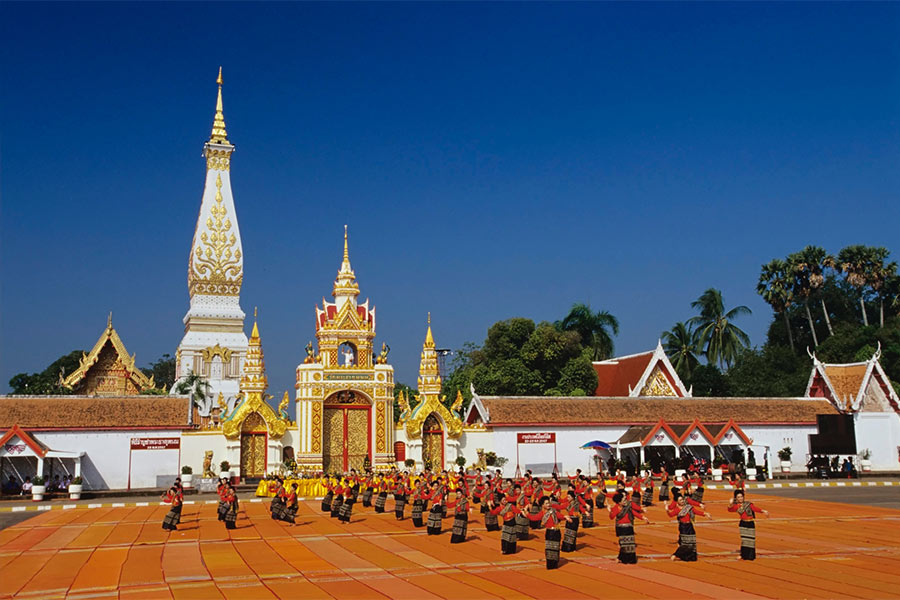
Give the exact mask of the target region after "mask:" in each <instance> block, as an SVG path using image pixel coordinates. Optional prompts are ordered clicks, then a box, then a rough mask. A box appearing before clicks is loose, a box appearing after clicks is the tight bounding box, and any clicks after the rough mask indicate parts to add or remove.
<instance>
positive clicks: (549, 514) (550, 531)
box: [528, 496, 572, 569]
mask: <svg viewBox="0 0 900 600" xmlns="http://www.w3.org/2000/svg"><path fill="white" fill-rule="evenodd" d="M540 508H541V510H540V511H538V512H537V513H534V514H529V515H528V519H529V520H530V521H531V522H532V523H534V522H535V521H537V522H538V523H540V525H541V527H544V528H545V529H546V531H545V533H544V559H545V560H546V561H547V568H548V569H555V568H557V567H558V566H559V549H560V539H561V538H562V534H561V533H560V531H559V525H560V524H561V523H562V522H563V521H566V522H567V523H568V522H569V521H571V520H572V517H570V516H568V515H566V514H564V513H563V512H562V511H560V510H557V509H556V508H554V506H553V498H551V497H550V496H544V497H543V498H541V500H540Z"/></svg>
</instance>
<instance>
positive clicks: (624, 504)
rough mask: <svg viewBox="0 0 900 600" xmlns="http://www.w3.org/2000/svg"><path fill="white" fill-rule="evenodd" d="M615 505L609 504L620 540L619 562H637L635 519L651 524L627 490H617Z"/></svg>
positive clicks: (610, 516)
mask: <svg viewBox="0 0 900 600" xmlns="http://www.w3.org/2000/svg"><path fill="white" fill-rule="evenodd" d="M612 501H613V504H614V505H613V506H611V507H610V506H607V507H606V510H608V511H609V518H610V519H613V520H614V521H615V523H616V538H618V540H619V562H620V563H623V564H626V565H634V564H637V542H636V541H635V537H634V520H635V519H641V520H642V521H646V522H647V524H648V525H650V524H651V523H650V519H648V518H647V517H646V516H644V511H643V510H642V509H641V507H640V506H639V503H634V502H632V501H631V499H630V498H629V497H628V494H626V493H625V492H616V493H615V495H614V496H613V498H612Z"/></svg>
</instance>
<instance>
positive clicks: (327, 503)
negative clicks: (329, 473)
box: [322, 477, 334, 513]
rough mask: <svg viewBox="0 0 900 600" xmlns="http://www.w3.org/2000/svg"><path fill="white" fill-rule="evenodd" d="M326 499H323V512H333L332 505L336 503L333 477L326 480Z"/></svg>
mask: <svg viewBox="0 0 900 600" xmlns="http://www.w3.org/2000/svg"><path fill="white" fill-rule="evenodd" d="M325 489H326V492H325V497H323V498H322V512H327V513H330V512H331V503H332V502H333V501H334V481H333V480H332V479H331V477H326V478H325Z"/></svg>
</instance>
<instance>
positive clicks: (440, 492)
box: [427, 481, 445, 535]
mask: <svg viewBox="0 0 900 600" xmlns="http://www.w3.org/2000/svg"><path fill="white" fill-rule="evenodd" d="M444 496H445V492H444V488H443V487H442V486H441V485H440V484H439V483H438V482H437V481H435V482H433V483H432V484H431V494H429V495H428V499H429V500H431V510H430V511H428V528H427V531H428V535H440V533H441V521H442V519H443V518H444V501H445V498H444Z"/></svg>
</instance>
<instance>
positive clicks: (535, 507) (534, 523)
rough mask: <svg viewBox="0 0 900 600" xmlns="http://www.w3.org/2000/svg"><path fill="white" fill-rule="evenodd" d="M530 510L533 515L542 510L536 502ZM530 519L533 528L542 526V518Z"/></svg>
mask: <svg viewBox="0 0 900 600" xmlns="http://www.w3.org/2000/svg"><path fill="white" fill-rule="evenodd" d="M528 512H530V513H531V514H532V515H536V514H538V513H539V512H541V507H540V506H538V505H536V504H532V505H531V509H530V510H529V511H528ZM528 521H529V525H530V527H531V529H540V527H541V520H540V519H536V520H532V519H529V520H528Z"/></svg>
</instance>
